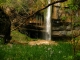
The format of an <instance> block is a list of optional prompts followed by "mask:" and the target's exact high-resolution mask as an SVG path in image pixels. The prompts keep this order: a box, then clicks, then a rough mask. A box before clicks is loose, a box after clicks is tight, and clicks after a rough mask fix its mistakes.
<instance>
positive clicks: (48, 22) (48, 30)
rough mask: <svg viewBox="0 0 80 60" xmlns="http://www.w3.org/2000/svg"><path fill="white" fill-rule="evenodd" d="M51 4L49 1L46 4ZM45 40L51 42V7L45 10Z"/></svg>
mask: <svg viewBox="0 0 80 60" xmlns="http://www.w3.org/2000/svg"><path fill="white" fill-rule="evenodd" d="M50 3H51V0H48V4H50ZM45 36H46V37H45V38H46V40H51V6H49V7H48V8H47V14H46V35H45Z"/></svg>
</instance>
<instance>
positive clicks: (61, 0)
mask: <svg viewBox="0 0 80 60" xmlns="http://www.w3.org/2000/svg"><path fill="white" fill-rule="evenodd" d="M64 1H67V0H59V1H55V2H52V3H50V4H48V5H47V6H45V7H44V8H42V9H40V10H38V11H36V12H34V13H33V14H31V15H29V16H28V17H27V18H26V19H29V18H30V17H32V16H34V15H35V14H36V13H38V12H40V11H42V10H44V9H46V8H47V7H49V6H51V5H54V4H56V3H61V2H64ZM24 23H25V21H24V22H23V24H24ZM23 24H20V25H19V26H17V27H16V28H15V29H13V30H12V31H14V30H16V29H17V28H19V27H20V26H21V25H23Z"/></svg>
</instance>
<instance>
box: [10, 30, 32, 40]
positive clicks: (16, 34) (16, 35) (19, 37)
mask: <svg viewBox="0 0 80 60" xmlns="http://www.w3.org/2000/svg"><path fill="white" fill-rule="evenodd" d="M11 36H12V40H19V41H29V40H31V38H30V37H28V36H26V35H25V34H21V33H20V32H19V31H17V30H16V31H12V32H11Z"/></svg>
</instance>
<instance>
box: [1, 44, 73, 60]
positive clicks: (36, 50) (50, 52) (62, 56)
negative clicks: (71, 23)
mask: <svg viewBox="0 0 80 60" xmlns="http://www.w3.org/2000/svg"><path fill="white" fill-rule="evenodd" d="M72 55H73V52H72V46H71V45H70V44H67V43H66V44H62V43H61V44H59V45H57V46H53V45H47V46H46V45H40V46H38V45H36V46H30V45H18V44H13V45H0V60H72Z"/></svg>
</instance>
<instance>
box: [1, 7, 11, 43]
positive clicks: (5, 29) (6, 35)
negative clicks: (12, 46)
mask: <svg viewBox="0 0 80 60" xmlns="http://www.w3.org/2000/svg"><path fill="white" fill-rule="evenodd" d="M10 30H11V22H10V19H9V17H8V16H7V15H6V14H5V12H4V11H3V10H2V9H1V8H0V37H1V38H3V39H4V43H7V42H9V41H10V39H11V37H10Z"/></svg>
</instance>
